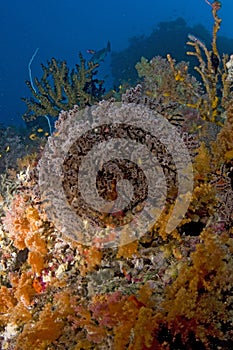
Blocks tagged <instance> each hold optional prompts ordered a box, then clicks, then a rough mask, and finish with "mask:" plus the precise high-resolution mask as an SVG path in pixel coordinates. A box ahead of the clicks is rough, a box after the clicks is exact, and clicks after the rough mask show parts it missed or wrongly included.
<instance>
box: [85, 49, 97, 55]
mask: <svg viewBox="0 0 233 350" xmlns="http://www.w3.org/2000/svg"><path fill="white" fill-rule="evenodd" d="M87 53H89V54H90V55H94V54H95V53H96V51H95V50H91V49H89V50H87Z"/></svg>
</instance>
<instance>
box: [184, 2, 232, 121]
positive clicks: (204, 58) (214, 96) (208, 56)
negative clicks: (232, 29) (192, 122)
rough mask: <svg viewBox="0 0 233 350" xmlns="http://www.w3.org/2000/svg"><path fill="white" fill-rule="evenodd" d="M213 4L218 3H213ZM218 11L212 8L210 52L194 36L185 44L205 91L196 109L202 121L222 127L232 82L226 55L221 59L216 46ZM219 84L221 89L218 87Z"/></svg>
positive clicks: (218, 27) (214, 7) (219, 22)
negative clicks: (194, 58)
mask: <svg viewBox="0 0 233 350" xmlns="http://www.w3.org/2000/svg"><path fill="white" fill-rule="evenodd" d="M214 3H219V2H218V1H214ZM219 9H220V7H218V6H212V15H213V19H214V24H213V33H212V43H211V51H209V50H208V49H207V47H206V45H205V44H204V43H203V42H202V41H201V40H199V39H198V38H196V37H195V36H194V35H189V41H188V42H187V44H188V45H190V46H192V47H193V48H194V51H188V52H187V54H188V55H190V56H195V57H196V58H197V59H198V62H199V66H195V69H196V71H197V72H198V73H199V74H200V76H201V79H202V82H203V85H204V87H205V90H206V96H203V97H201V98H200V99H199V100H198V103H197V104H196V107H197V108H198V109H199V110H200V114H201V117H202V118H203V119H204V120H207V121H210V122H214V123H216V124H218V125H222V124H223V123H224V116H223V108H224V107H225V102H226V101H228V100H229V94H230V91H231V89H232V81H231V80H230V79H229V73H228V66H227V60H228V55H225V54H224V55H223V57H222V59H221V58H220V55H219V53H218V48H217V44H216V41H217V33H218V31H219V29H220V24H221V21H222V20H221V19H220V18H219V17H218V10H219ZM203 53H204V55H203ZM220 83H221V88H219V86H218V85H219V84H220ZM194 107H195V105H194Z"/></svg>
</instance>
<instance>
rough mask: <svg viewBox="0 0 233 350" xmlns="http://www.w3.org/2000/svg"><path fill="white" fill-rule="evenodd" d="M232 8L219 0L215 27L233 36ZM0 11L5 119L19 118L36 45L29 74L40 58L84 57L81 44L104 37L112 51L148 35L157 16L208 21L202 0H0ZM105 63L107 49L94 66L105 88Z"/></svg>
mask: <svg viewBox="0 0 233 350" xmlns="http://www.w3.org/2000/svg"><path fill="white" fill-rule="evenodd" d="M232 10H233V2H232V0H223V1H222V9H221V10H220V11H219V15H220V17H221V18H222V19H223V23H222V26H221V31H220V33H221V35H224V36H227V37H229V38H233V28H232V18H231V13H232ZM0 16H1V21H0V26H1V29H0V31H1V41H0V42H1V56H0V123H4V124H5V125H12V124H20V123H23V121H22V114H23V113H24V112H25V109H26V108H25V104H24V103H23V102H22V101H21V100H20V98H21V97H30V92H29V90H28V88H27V86H26V85H25V80H28V79H29V72H28V64H29V61H30V59H31V57H32V55H33V53H34V52H35V50H36V49H37V48H39V51H38V53H37V55H36V57H35V59H34V60H33V62H32V66H31V68H32V75H33V77H41V74H42V70H41V67H40V64H41V63H44V64H45V63H46V61H47V60H50V59H51V58H52V57H55V58H56V59H59V60H66V61H67V62H68V64H69V65H70V66H71V67H73V66H74V64H75V63H78V53H79V52H82V53H83V55H84V57H86V58H87V59H88V58H89V56H88V54H87V50H90V49H93V50H99V49H101V48H103V47H105V46H106V44H107V41H108V40H109V41H110V42H111V48H112V51H120V50H122V49H124V48H125V47H127V45H128V39H129V38H131V37H133V36H138V35H142V34H145V35H149V34H150V33H151V31H152V30H153V29H154V28H156V26H157V24H158V23H159V22H161V21H170V20H174V19H176V18H178V17H182V18H184V19H185V21H186V22H187V24H189V25H193V24H198V23H200V24H203V25H204V26H205V27H206V28H207V29H208V30H211V24H212V16H211V11H210V9H209V6H208V5H207V3H206V2H205V0H194V1H187V0H180V1H172V0H144V1H140V0H118V1H110V0H108V1H107V0H99V1H96V0H89V1H85V2H84V1H78V0H40V1H36V0H35V1H31V0H30V1H29V0H22V1H17V0H11V1H10V0H9V1H3V0H2V1H0ZM174 40H176V38H174ZM232 51H233V48H232ZM110 65H111V56H110V55H109V56H108V57H106V60H105V62H104V63H103V64H101V67H100V73H101V74H102V76H103V78H105V79H106V83H107V87H109V88H110V87H111V81H112V80H111V70H110Z"/></svg>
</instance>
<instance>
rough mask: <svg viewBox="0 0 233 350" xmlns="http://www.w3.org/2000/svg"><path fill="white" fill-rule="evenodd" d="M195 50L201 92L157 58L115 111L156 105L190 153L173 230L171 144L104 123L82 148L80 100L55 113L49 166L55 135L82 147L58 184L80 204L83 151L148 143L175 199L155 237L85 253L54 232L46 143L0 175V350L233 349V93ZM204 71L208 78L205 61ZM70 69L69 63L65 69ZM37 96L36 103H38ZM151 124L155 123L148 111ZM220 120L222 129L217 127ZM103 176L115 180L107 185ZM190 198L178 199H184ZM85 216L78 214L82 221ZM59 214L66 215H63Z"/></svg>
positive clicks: (86, 248)
mask: <svg viewBox="0 0 233 350" xmlns="http://www.w3.org/2000/svg"><path fill="white" fill-rule="evenodd" d="M216 3H217V4H216ZM218 6H219V2H218V1H214V2H213V3H212V12H213V15H214V20H215V22H214V26H213V41H212V51H213V52H214V53H215V54H216V55H217V52H218V51H217V46H216V38H217V33H218V24H219V23H220V22H219V21H218V17H216V16H217V13H216V11H218ZM191 42H193V45H192V46H193V47H194V49H195V51H194V52H195V53H196V54H195V55H196V56H197V57H199V53H200V51H199V49H203V50H204V52H205V53H206V58H207V65H205V67H204V69H203V71H202V70H201V72H202V75H203V78H204V79H203V83H204V85H202V86H200V84H199V83H198V82H197V80H196V79H195V78H194V77H192V76H191V75H190V74H189V73H188V71H187V69H188V68H187V65H186V63H184V62H180V63H176V62H175V61H174V60H173V59H172V58H171V56H168V57H167V59H163V58H161V57H155V58H153V59H152V60H151V61H146V60H145V59H142V60H141V62H140V63H139V64H138V66H137V68H138V70H139V72H140V74H141V75H142V77H143V79H142V82H141V85H137V86H135V87H134V88H131V89H129V90H127V91H126V92H125V93H124V94H123V95H122V100H121V103H118V104H117V106H118V109H117V107H115V109H112V110H113V111H114V113H119V114H120V113H122V115H123V117H124V116H125V115H126V114H127V113H126V112H128V111H129V110H128V109H127V104H129V105H130V104H131V105H130V106H131V107H132V104H133V106H134V107H135V106H137V107H138V109H137V110H140V111H145V110H146V108H145V107H147V108H150V109H151V111H153V115H154V116H155V118H157V117H158V115H159V114H161V115H162V116H163V117H164V118H166V119H168V120H169V121H170V122H171V123H172V124H173V125H174V126H175V128H176V129H175V130H176V132H177V133H179V135H180V137H181V139H182V140H183V141H184V143H185V145H186V146H187V148H188V150H189V152H190V157H191V159H192V163H193V170H194V188H193V192H192V197H191V201H190V205H189V207H188V209H187V212H186V214H185V216H184V217H182V218H181V221H180V223H179V224H178V225H177V227H176V228H174V229H173V230H172V231H171V232H167V231H166V223H167V221H168V220H169V217H170V214H171V212H172V211H173V208H174V200H175V198H176V196H177V177H176V175H175V171H176V170H177V169H176V167H175V164H174V161H173V159H172V157H171V156H170V155H169V153H168V152H166V151H167V150H166V149H165V147H164V145H161V144H159V142H156V140H155V139H154V138H153V136H152V135H149V136H150V137H148V138H146V136H147V135H145V132H144V133H143V132H142V131H141V130H139V129H135V128H131V129H129V127H128V126H127V127H125V129H124V127H123V126H122V125H121V127H120V126H119V129H117V128H116V129H113V128H112V125H110V126H109V125H108V126H106V125H104V126H103V127H100V128H96V129H94V133H88V134H85V136H86V139H84V138H82V139H81V140H80V139H77V137H76V136H77V135H73V134H75V133H73V134H72V135H69V134H67V133H65V132H64V131H67V129H65V126H66V125H67V124H66V122H68V121H70V122H71V123H72V122H74V121H75V120H76V119H77V117H78V116H79V113H78V112H79V111H80V107H79V105H77V104H76V103H77V101H75V102H73V103H75V104H76V105H74V106H73V109H72V110H70V111H63V112H62V113H60V114H59V118H58V120H57V121H56V125H55V127H56V130H55V133H54V136H55V135H56V136H55V141H54V139H53V138H52V137H50V138H49V140H48V144H50V145H51V147H52V148H51V149H52V150H53V151H54V152H52V153H51V154H47V153H49V152H47V151H45V155H46V157H47V160H48V165H50V166H51V160H52V159H54V158H56V157H58V156H59V155H60V153H61V152H62V151H63V150H62V149H61V148H59V147H57V144H58V143H57V144H56V140H57V137H58V135H59V133H60V134H62V137H64V139H65V140H67V139H68V137H70V138H71V139H72V138H74V140H75V142H74V145H73V147H71V148H70V149H69V154H68V156H67V157H66V158H65V159H63V163H62V164H63V174H62V175H64V174H65V175H66V176H64V183H63V185H64V187H63V188H65V189H68V190H69V191H70V192H69V194H70V197H72V196H73V197H72V201H73V202H75V199H76V197H77V196H78V195H79V192H78V190H77V188H76V187H75V185H76V182H75V180H76V179H77V175H76V174H75V170H76V167H77V165H78V164H79V163H78V162H79V161H80V154H81V156H83V154H85V151H86V150H89V149H90V148H91V147H92V144H93V142H94V143H95V142H97V141H96V140H100V141H103V139H104V137H106V138H107V137H108V136H109V135H110V136H111V137H112V136H119V135H122V134H123V135H125V133H129V134H130V136H131V137H132V138H133V137H137V140H139V141H140V142H146V141H145V140H147V141H148V142H149V143H152V144H153V146H152V147H151V150H153V151H154V152H155V154H156V156H157V157H158V158H159V161H160V165H161V167H162V169H163V172H164V174H165V177H166V180H167V183H168V191H167V200H166V203H165V205H164V209H163V211H162V212H161V215H160V216H159V218H158V220H157V221H156V223H155V224H154V225H153V226H152V227H151V228H150V229H149V230H148V231H147V232H142V235H140V236H139V237H134V239H133V240H131V241H130V242H129V235H132V234H133V233H132V232H128V231H123V234H122V235H121V236H120V237H119V242H118V243H119V244H118V245H117V246H114V247H108V245H107V244H106V245H105V243H108V242H109V241H111V240H112V239H114V238H115V236H114V237H110V236H107V237H101V236H98V235H96V236H91V239H90V242H91V244H89V245H84V244H80V242H77V240H76V239H73V238H74V237H75V238H77V236H75V234H73V235H72V232H71V231H70V232H69V233H70V234H66V232H65V230H64V227H61V228H59V227H57V226H55V219H54V220H52V219H51V218H49V215H47V212H46V210H45V209H46V204H48V205H49V203H46V202H44V201H43V200H42V194H41V188H40V184H39V172H40V166H41V163H42V162H41V160H40V159H41V149H40V148H41V147H42V144H40V145H39V147H38V152H36V153H34V150H32V152H31V154H30V155H28V156H27V157H23V158H20V159H18V162H16V158H17V157H16V155H14V159H15V166H13V168H12V169H10V168H11V167H9V169H8V166H7V165H6V168H7V169H8V173H6V174H5V173H4V174H2V177H1V193H0V194H1V222H0V248H1V249H0V284H1V286H0V348H1V349H3V350H4V349H5V350H7V349H8V350H29V349H35V350H66V349H67V350H68V349H69V350H83V349H85V350H88V349H89V350H93V349H95V350H104V349H114V350H125V349H128V350H154V349H161V350H189V349H201V350H228V349H229V350H230V349H232V348H233V332H232V329H233V323H232V320H233V311H232V310H233V274H232V269H233V228H232V227H233V213H232V203H233V184H232V179H233V143H232V133H233V128H232V125H233V108H232V101H233V96H232V92H231V91H230V89H228V90H226V89H225V90H224V91H225V92H224V93H226V92H227V96H226V95H224V96H223V95H221V96H219V95H218V92H216V90H215V87H216V86H215V83H216V80H213V79H215V78H214V77H215V75H216V72H213V71H212V69H213V67H210V66H208V59H211V52H209V51H206V50H207V49H206V48H205V47H204V48H203V47H201V48H200V43H199V42H198V43H196V41H191ZM228 62H229V61H228ZM54 63H55V62H54ZM199 63H200V66H199V68H200V69H201V67H202V64H203V61H202V59H200V60H199ZM62 67H63V69H65V67H66V66H65V65H61V66H59V67H58V68H59V69H60V68H62ZM227 67H228V68H227ZM226 68H227V69H228V78H227V77H226V76H224V74H227V71H224V69H223V71H222V72H220V71H219V69H217V71H218V73H217V74H219V75H220V76H221V74H222V75H223V76H224V78H223V80H222V81H224V84H225V82H226V81H227V79H230V78H231V71H230V70H229V69H230V68H231V66H229V65H227V60H226ZM213 74H214V76H213ZM208 79H210V80H208ZM224 79H226V80H224ZM210 82H211V84H212V83H213V89H212V88H211V95H209V94H208V91H207V90H206V92H205V93H203V91H202V89H205V88H206V86H205V83H208V84H209V83H210ZM191 86H192V87H191ZM44 88H45V86H44ZM212 90H213V91H212ZM41 91H42V90H41ZM44 92H46V94H47V93H48V92H49V91H47V90H45V91H44ZM53 92H54V93H55V90H53ZM212 92H214V93H213V95H212ZM216 93H217V95H216ZM216 96H218V102H217V112H218V114H217V115H216V117H217V119H216V118H215V116H214V117H213V106H212V103H213V101H215V97H216ZM35 98H36V99H37V100H38V101H40V97H39V95H38V96H37V97H36V96H35ZM93 98H94V97H93ZM200 98H201V99H203V100H206V101H207V102H206V103H207V105H206V106H208V108H210V118H203V105H201V104H199V103H198V101H199V99H200ZM41 101H42V100H41ZM85 101H86V100H85ZM93 102H95V101H91V100H90V101H89V102H88V103H93ZM112 102H113V100H112V99H111V100H109V101H102V102H101V103H98V104H97V106H95V109H94V110H96V109H98V110H99V111H101V113H107V112H108V111H109V108H111V106H112ZM83 103H84V104H85V103H86V102H83ZM189 104H192V105H195V107H194V106H190V105H189ZM210 104H211V105H210ZM67 108H68V106H67ZM87 110H88V109H86V111H87ZM125 111H126V112H125ZM155 111H156V113H155ZM54 113H55V112H54ZM83 115H84V114H83ZM115 115H117V114H115ZM144 117H145V118H148V114H146V113H145V115H144ZM212 117H213V118H212ZM135 118H136V116H135ZM203 119H208V120H203ZM219 120H222V121H223V125H218V126H217V127H216V124H219V123H218V122H219ZM136 121H137V120H136ZM144 122H145V120H144ZM72 125H74V124H72ZM80 125H81V126H82V124H80ZM213 125H214V128H212V126H213ZM111 128H112V129H111ZM135 130H136V132H135ZM139 131H140V133H139ZM72 140H73V139H72ZM93 140H94V141H93ZM157 141H158V140H157ZM53 142H54V143H53ZM79 150H81V151H80V152H79ZM16 152H18V148H16ZM46 152H47V153H46ZM19 155H20V157H21V156H24V154H23V153H22V154H21V153H20V154H19ZM56 159H57V158H56ZM74 160H75V161H74ZM38 162H39V165H38ZM139 164H140V161H139ZM110 165H111V167H112V168H114V166H116V165H117V166H118V168H117V167H116V169H117V170H118V172H119V169H120V170H121V169H122V168H123V167H126V169H127V170H129V168H127V163H126V162H122V163H120V162H118V163H114V162H113V161H112V163H111V164H110ZM91 166H93V164H90V168H91ZM50 169H51V168H50ZM56 169H57V168H56ZM74 174H75V175H74ZM106 174H107V180H108V181H107V180H106V179H105V178H104V175H106ZM134 174H136V176H133V175H132V176H131V180H132V179H133V180H134V181H135V178H137V177H140V176H142V174H141V173H140V170H139V167H136V170H135V169H134ZM110 175H111V174H110ZM110 175H109V174H108V173H107V170H106V169H105V168H104V171H103V174H102V177H101V176H100V175H99V176H98V178H97V180H96V182H97V184H98V185H99V190H100V191H102V193H103V194H104V195H105V198H108V199H110V200H111V199H114V198H115V197H116V185H115V182H117V180H118V179H119V178H118V177H117V176H118V174H117V175H116V181H113V180H115V178H114V179H113V178H112V177H111V176H110ZM75 176H76V177H75ZM142 179H143V180H144V178H143V177H142ZM105 180H106V181H105ZM56 181H57V180H56ZM142 182H143V181H142ZM70 183H71V186H70ZM137 184H139V185H140V182H139V181H138V183H137V182H136V181H135V183H134V185H135V187H136V185H137ZM49 185H51V184H49ZM72 186H73V187H72ZM53 191H54V192H53ZM50 192H51V193H54V196H57V197H59V193H57V191H56V190H54V189H52V188H51V189H50ZM140 193H142V188H141V187H140V189H139V194H140ZM137 194H138V192H137ZM187 195H188V194H187V193H182V196H183V197H182V196H181V199H185V198H184V197H185V196H187ZM139 199H140V200H141V197H140V196H139ZM76 203H77V202H76ZM138 204H141V202H140V201H139V203H138V202H137V201H135V202H134V205H135V207H137V205H138ZM80 208H81V206H76V207H74V209H76V211H77V213H78V214H79V211H80V210H81V209H80ZM130 209H132V208H128V211H130ZM133 209H134V208H133ZM139 211H140V208H139ZM62 214H63V215H64V217H65V214H66V213H65V212H62ZM84 214H86V217H85V219H86V218H88V219H89V218H90V219H96V217H95V212H94V211H92V212H91V211H88V210H86V212H85V211H84ZM125 216H126V215H123V213H122V212H117V215H116V217H114V215H112V217H111V220H110V218H109V217H107V215H106V216H104V215H103V216H102V217H101V216H99V217H98V220H99V221H100V222H102V223H104V225H105V226H107V227H111V228H112V227H113V228H115V227H116V226H117V225H116V224H117V223H119V222H120V224H122V223H124V222H123V220H126V219H127V218H125ZM114 225H115V226H114ZM71 226H72V223H71ZM71 228H72V227H71ZM82 234H83V236H85V237H88V238H89V234H90V232H89V231H88V229H86V230H84V231H83V232H82ZM76 235H77V233H76ZM90 242H89V243H90Z"/></svg>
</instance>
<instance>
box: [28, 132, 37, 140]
mask: <svg viewBox="0 0 233 350" xmlns="http://www.w3.org/2000/svg"><path fill="white" fill-rule="evenodd" d="M29 139H30V140H32V141H34V140H36V139H37V135H36V134H35V133H33V134H31V135H30V136H29Z"/></svg>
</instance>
